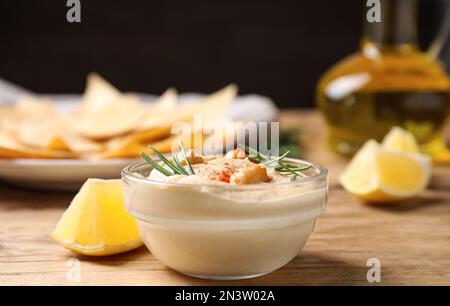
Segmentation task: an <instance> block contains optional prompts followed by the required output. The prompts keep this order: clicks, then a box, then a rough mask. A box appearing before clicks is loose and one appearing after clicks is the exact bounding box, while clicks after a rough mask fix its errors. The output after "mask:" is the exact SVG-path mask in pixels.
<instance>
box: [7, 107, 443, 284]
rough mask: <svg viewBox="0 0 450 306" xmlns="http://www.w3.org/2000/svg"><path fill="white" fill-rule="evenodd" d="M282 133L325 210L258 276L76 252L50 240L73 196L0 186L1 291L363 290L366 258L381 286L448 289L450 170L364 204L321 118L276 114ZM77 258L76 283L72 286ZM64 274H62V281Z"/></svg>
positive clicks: (144, 257)
mask: <svg viewBox="0 0 450 306" xmlns="http://www.w3.org/2000/svg"><path fill="white" fill-rule="evenodd" d="M280 121H281V124H282V127H300V128H302V132H303V133H302V138H303V141H304V143H305V145H306V152H305V154H306V155H305V157H306V158H307V159H309V160H311V161H314V162H319V163H322V164H324V165H326V166H327V167H328V169H329V171H330V193H329V201H328V207H327V210H326V212H325V214H324V215H322V216H321V217H319V219H318V220H317V223H316V227H315V231H314V233H313V234H312V236H311V238H310V239H309V241H308V242H307V244H306V246H305V248H304V249H303V250H302V251H301V252H300V254H299V255H298V256H297V257H296V258H295V259H294V260H292V261H291V262H290V263H289V264H287V265H286V266H285V267H283V268H281V269H279V270H277V271H275V272H273V273H271V274H269V275H266V276H263V277H259V278H255V279H250V280H245V281H232V282H222V281H221V282H218V281H206V280H199V279H195V278H190V277H187V276H183V275H181V274H179V273H177V272H174V271H172V270H170V269H168V268H166V267H165V266H164V265H163V264H162V263H160V262H159V261H158V260H156V259H155V258H154V257H153V256H152V255H151V254H150V253H149V252H148V251H147V249H146V248H145V247H142V248H139V249H137V250H135V251H132V252H129V253H126V254H122V255H117V256H112V257H106V258H89V257H85V256H79V255H75V254H73V253H71V252H69V251H67V250H65V249H63V248H61V247H60V246H58V245H56V244H54V243H53V242H52V241H51V239H50V236H49V234H50V232H51V231H52V230H53V228H54V226H55V224H56V222H57V221H58V219H59V218H60V216H61V214H62V213H63V211H64V209H65V208H66V207H67V205H68V204H69V203H70V200H71V199H72V197H73V196H74V194H71V193H57V192H45V191H32V190H25V189H19V188H15V187H10V186H7V185H6V184H4V183H0V284H1V285H78V284H90V285H101V284H114V285H120V284H124V285H125V284H127V285H139V284H149V285H191V284H192V285H203V284H205V285H225V284H227V285H228V284H232V285H241V284H252V285H306V284H308V285H322V284H324V285H346V284H350V285H370V283H369V282H368V281H367V278H366V274H367V271H368V269H369V267H368V266H366V263H367V260H368V259H370V258H377V259H379V260H380V262H381V283H379V284H381V285H387V284H395V285H399V284H415V285H425V284H427V285H428V284H434V285H444V284H446V285H450V167H448V166H436V167H435V168H434V170H433V179H432V182H431V185H430V187H429V189H428V190H427V191H426V192H425V193H424V194H423V195H421V196H420V197H419V198H417V199H415V200H412V201H409V202H407V203H403V204H398V205H395V206H394V205H390V206H369V205H366V204H364V203H362V202H361V201H359V200H357V199H356V198H354V197H353V196H351V195H350V194H348V193H347V192H345V191H344V190H343V189H342V188H341V187H340V186H339V184H338V182H337V177H338V175H339V173H340V172H341V171H342V169H343V167H344V164H345V160H344V159H342V158H339V157H337V156H335V155H333V154H332V153H330V152H328V151H327V150H326V149H325V132H324V125H323V122H322V120H321V118H320V116H318V114H316V113H315V112H312V111H299V110H291V111H284V112H283V113H282V114H281V118H280ZM73 258H75V259H78V260H79V264H80V268H81V273H80V276H81V279H80V280H79V282H78V281H77V280H71V278H70V277H69V278H68V277H67V276H68V274H70V270H71V267H73V261H71V259H73ZM69 276H70V275H69Z"/></svg>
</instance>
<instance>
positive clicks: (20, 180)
mask: <svg viewBox="0 0 450 306" xmlns="http://www.w3.org/2000/svg"><path fill="white" fill-rule="evenodd" d="M46 96H48V97H50V98H52V100H54V101H56V102H57V107H58V108H59V109H60V110H61V111H68V110H70V109H71V108H72V107H73V106H74V105H75V104H76V103H77V102H78V100H79V96H77V95H46ZM201 96H202V95H199V94H182V95H180V102H181V103H189V102H191V101H195V100H198V99H199V98H200V97H201ZM141 98H142V100H143V101H144V102H147V103H151V102H152V101H153V100H154V99H155V98H156V96H151V95H141ZM255 110H258V111H255ZM276 116H277V108H276V107H275V106H274V104H273V102H272V101H270V99H268V98H266V97H263V96H259V95H247V96H239V97H237V98H236V99H235V101H234V102H233V104H232V105H231V107H230V109H229V111H228V112H227V114H225V116H224V119H226V120H231V121H240V120H242V121H245V120H248V121H257V122H258V121H272V120H274V119H275V118H276ZM138 160H139V159H111V160H95V161H93V160H71V159H67V160H66V159H63V160H60V159H12V160H8V159H6V160H5V159H0V181H3V182H6V183H9V184H13V185H17V186H24V187H30V188H35V189H46V190H77V189H79V188H80V187H81V185H82V184H83V182H85V181H86V179H88V178H102V179H111V178H120V171H121V170H122V169H123V168H125V167H126V166H127V165H129V164H131V163H133V162H136V161H138Z"/></svg>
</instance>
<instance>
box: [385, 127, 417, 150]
mask: <svg viewBox="0 0 450 306" xmlns="http://www.w3.org/2000/svg"><path fill="white" fill-rule="evenodd" d="M381 145H382V146H383V148H385V149H390V150H398V151H402V152H410V153H419V152H420V151H419V145H418V144H417V142H416V139H415V138H414V135H413V134H411V133H409V132H408V131H405V130H404V129H402V128H400V127H397V126H395V127H393V128H392V129H391V130H390V131H389V133H387V134H386V136H384V139H383V142H382V143H381Z"/></svg>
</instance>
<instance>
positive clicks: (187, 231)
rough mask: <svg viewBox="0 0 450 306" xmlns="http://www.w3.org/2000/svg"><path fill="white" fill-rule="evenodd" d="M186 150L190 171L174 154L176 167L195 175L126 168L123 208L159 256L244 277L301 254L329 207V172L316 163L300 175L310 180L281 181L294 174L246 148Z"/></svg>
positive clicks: (205, 274) (199, 273) (190, 270)
mask: <svg viewBox="0 0 450 306" xmlns="http://www.w3.org/2000/svg"><path fill="white" fill-rule="evenodd" d="M188 153H189V154H188ZM188 153H187V154H186V155H187V158H188V160H189V162H190V164H191V166H192V170H193V174H192V171H191V169H190V167H189V165H186V164H185V163H183V160H184V159H183V158H181V157H179V158H178V159H177V158H175V159H177V160H176V164H177V166H178V167H180V166H182V167H184V169H185V170H186V171H179V172H186V173H191V174H190V175H184V174H183V175H181V174H173V173H174V172H175V170H173V169H171V167H170V166H168V165H167V164H166V163H161V164H160V166H161V167H163V168H164V169H162V170H163V171H162V172H165V173H166V174H167V175H165V174H163V173H162V172H160V171H158V170H157V169H154V170H152V171H151V172H150V174H149V172H148V169H149V167H151V166H150V165H148V164H138V165H135V166H130V167H129V168H127V169H125V170H124V172H123V179H124V190H125V202H126V209H127V211H128V212H129V213H130V214H131V215H132V216H134V217H135V218H136V220H137V224H138V226H139V231H140V233H141V238H142V240H143V241H144V242H145V245H146V246H147V247H148V249H149V250H150V252H151V253H152V254H153V255H154V256H155V257H156V258H158V259H159V260H161V261H162V262H163V263H164V264H166V265H167V266H168V267H170V268H172V269H174V270H176V271H178V272H181V273H184V274H187V275H191V276H195V277H201V278H210V279H241V278H248V277H255V276H259V275H262V274H266V273H269V272H271V271H274V270H276V269H278V268H280V267H281V266H283V265H285V264H286V263H287V262H289V261H290V260H291V259H292V258H294V257H295V256H297V254H298V252H299V251H300V249H301V248H302V247H303V245H304V244H305V243H306V241H307V240H308V237H309V236H310V234H311V232H312V231H313V228H314V223H315V219H316V218H317V217H318V216H319V215H320V214H321V213H322V212H323V211H324V209H325V206H326V197H327V175H326V170H325V169H323V168H321V167H320V166H317V165H311V168H308V170H306V171H303V172H301V173H300V174H299V177H301V176H308V178H307V179H304V180H303V179H302V178H299V179H297V180H296V181H293V182H292V184H278V182H280V183H282V182H286V181H290V180H291V177H292V175H290V174H285V173H283V172H281V171H278V170H276V169H274V168H271V167H268V166H265V165H264V163H258V161H257V162H256V163H255V162H253V161H252V160H254V159H252V158H250V159H249V157H247V156H245V154H243V152H240V151H233V152H230V153H229V154H227V155H226V156H225V157H217V156H194V154H193V153H192V152H188ZM185 158H186V156H185ZM289 162H290V163H292V165H293V166H297V167H302V166H303V165H304V164H305V163H304V162H303V161H300V160H292V159H291V160H289ZM165 169H166V170H167V171H164V170H165ZM180 169H181V168H179V169H178V170H180ZM188 170H189V171H188ZM168 171H169V172H168ZM144 174H145V175H144ZM147 178H148V179H147ZM161 182H162V183H161ZM166 182H167V184H166ZM174 183H175V184H174ZM252 184H253V185H252ZM229 186H232V188H228V187H229Z"/></svg>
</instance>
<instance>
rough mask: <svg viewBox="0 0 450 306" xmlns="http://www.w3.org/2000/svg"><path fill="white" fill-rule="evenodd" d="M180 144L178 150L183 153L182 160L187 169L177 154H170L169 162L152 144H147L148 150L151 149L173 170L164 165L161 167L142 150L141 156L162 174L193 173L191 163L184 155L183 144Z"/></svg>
mask: <svg viewBox="0 0 450 306" xmlns="http://www.w3.org/2000/svg"><path fill="white" fill-rule="evenodd" d="M179 146H180V150H181V152H182V154H183V160H184V161H185V163H186V165H187V166H188V169H187V170H186V169H185V168H184V166H183V164H182V163H181V162H180V159H179V158H178V156H177V155H175V154H174V155H172V160H173V162H171V161H170V160H168V159H167V158H166V157H165V156H164V155H162V154H161V153H160V152H159V151H158V150H157V149H155V148H154V147H152V146H148V147H149V148H150V150H152V151H153V152H154V153H155V155H157V156H158V157H159V159H160V160H161V161H162V162H163V163H164V164H166V165H167V166H168V167H169V168H170V169H172V170H173V172H170V171H169V170H167V169H165V168H164V167H162V166H161V165H160V164H158V163H157V162H156V161H154V160H153V159H151V158H150V157H149V156H148V155H147V154H145V153H144V152H141V156H142V157H143V158H144V160H145V161H146V162H147V163H149V164H150V165H151V166H152V167H153V168H154V169H156V170H158V171H159V172H161V173H162V174H164V175H165V176H172V175H175V174H180V175H194V174H195V172H194V168H192V165H191V163H190V162H189V158H188V157H187V155H186V152H185V150H184V146H183V143H180V144H179Z"/></svg>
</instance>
